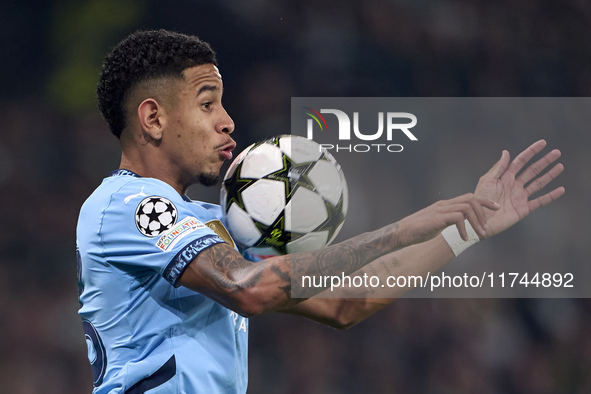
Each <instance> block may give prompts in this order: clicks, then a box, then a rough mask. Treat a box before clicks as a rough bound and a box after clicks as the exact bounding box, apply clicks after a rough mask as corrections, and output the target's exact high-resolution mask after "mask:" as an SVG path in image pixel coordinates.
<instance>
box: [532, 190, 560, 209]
mask: <svg viewBox="0 0 591 394" xmlns="http://www.w3.org/2000/svg"><path fill="white" fill-rule="evenodd" d="M564 192H565V189H564V187H562V186H561V187H557V188H556V189H554V190H552V191H551V192H549V193H546V194H544V195H543V196H540V197H538V198H536V199H534V200H531V201H528V202H527V205H528V207H529V211H530V212H532V211H533V210H535V209H538V208H540V207H543V206H544V205H546V204H548V203H550V202H552V201H554V200H556V199H557V198H559V197H561V196H562V195H563V194H564Z"/></svg>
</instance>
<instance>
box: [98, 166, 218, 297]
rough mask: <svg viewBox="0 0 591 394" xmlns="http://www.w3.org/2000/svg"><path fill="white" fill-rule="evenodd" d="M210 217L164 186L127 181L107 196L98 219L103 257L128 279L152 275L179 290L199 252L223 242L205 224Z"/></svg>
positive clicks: (152, 182) (142, 181)
mask: <svg viewBox="0 0 591 394" xmlns="http://www.w3.org/2000/svg"><path fill="white" fill-rule="evenodd" d="M209 215H211V214H209V213H208V212H207V210H205V209H201V208H200V207H199V206H197V205H195V204H191V203H188V202H187V201H185V200H183V198H182V197H181V196H180V195H179V194H178V193H177V192H176V191H175V190H174V189H173V188H172V187H170V186H168V185H166V184H163V183H161V182H156V181H153V180H148V179H145V178H143V179H138V180H134V181H132V182H128V183H127V184H125V185H124V186H123V187H121V188H120V189H119V190H118V191H117V192H115V193H113V194H112V195H111V199H110V201H109V203H108V206H107V207H106V208H105V210H104V212H103V214H102V220H101V225H100V230H99V233H100V234H99V238H100V240H101V244H102V245H101V246H102V254H103V256H104V258H105V260H106V261H107V262H108V263H109V264H111V265H113V266H115V267H117V268H119V269H121V270H123V271H125V272H126V273H127V274H129V275H133V276H136V277H142V276H145V275H151V274H153V271H156V272H157V273H159V274H160V275H162V277H164V278H165V279H166V280H167V281H168V282H170V283H171V284H172V285H173V286H175V287H178V286H179V285H178V283H177V282H178V279H179V277H180V276H181V274H182V273H183V271H184V270H185V268H186V267H187V266H188V265H189V264H190V263H191V261H193V259H195V257H197V256H198V255H199V253H201V252H202V251H203V250H205V249H207V248H209V247H211V246H212V245H215V244H217V243H221V242H224V240H223V239H222V238H221V237H219V236H218V235H217V234H216V233H215V232H214V231H212V230H211V229H210V228H209V227H208V226H206V225H205V224H204V223H206V222H207V221H208V220H210V219H211V218H210V217H209Z"/></svg>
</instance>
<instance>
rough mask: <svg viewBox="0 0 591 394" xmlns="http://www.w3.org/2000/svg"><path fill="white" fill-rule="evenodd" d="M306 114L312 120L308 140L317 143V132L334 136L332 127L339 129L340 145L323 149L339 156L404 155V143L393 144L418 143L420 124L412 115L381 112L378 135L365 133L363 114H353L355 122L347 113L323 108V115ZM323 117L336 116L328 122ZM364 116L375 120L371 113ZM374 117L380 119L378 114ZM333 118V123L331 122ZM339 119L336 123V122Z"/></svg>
mask: <svg viewBox="0 0 591 394" xmlns="http://www.w3.org/2000/svg"><path fill="white" fill-rule="evenodd" d="M303 108H304V113H305V114H306V115H307V116H308V119H307V123H306V137H307V138H308V139H310V140H313V139H314V129H316V130H320V132H327V133H330V132H331V131H333V129H334V128H333V126H331V131H329V127H328V125H329V123H332V124H334V121H335V120H336V123H337V125H338V127H337V130H336V132H335V133H334V134H335V137H336V138H338V143H334V144H326V143H322V144H320V146H321V147H322V148H324V149H326V150H334V151H336V152H341V151H347V152H357V153H365V152H391V153H395V152H402V150H403V149H404V147H403V145H402V144H400V143H393V141H394V139H395V138H396V139H397V140H398V139H399V137H402V138H405V139H408V140H410V141H418V138H417V137H416V136H415V135H414V134H413V133H412V132H411V131H410V129H412V128H413V127H414V126H416V124H417V117H416V116H415V115H413V114H411V113H409V112H378V113H377V123H378V126H377V131H375V132H370V131H369V130H361V129H360V126H359V123H360V122H359V118H360V115H359V112H353V113H352V115H353V121H352V122H351V117H350V116H349V114H347V113H346V112H345V111H341V110H339V109H332V108H331V109H326V108H322V109H320V110H319V111H317V110H315V109H313V108H309V107H303ZM323 114H330V115H333V116H331V117H329V122H327V120H326V118H325V116H323ZM364 116H371V114H369V113H367V114H364ZM373 116H376V114H375V113H374V114H373ZM331 118H332V119H331ZM335 118H336V119H335ZM356 140H357V141H363V143H353V142H354V141H356Z"/></svg>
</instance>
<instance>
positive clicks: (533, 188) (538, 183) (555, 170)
mask: <svg viewBox="0 0 591 394" xmlns="http://www.w3.org/2000/svg"><path fill="white" fill-rule="evenodd" d="M563 170H564V166H563V165H562V164H561V163H558V164H556V165H555V166H554V167H552V168H551V169H550V171H548V172H547V173H545V174H544V175H542V176H541V177H539V178H537V179H534V180H533V181H532V182H531V183H530V184H529V185H527V187H526V188H525V192H526V193H527V195H528V196H531V195H532V194H534V193H537V192H539V191H540V190H542V189H543V188H544V187H545V186H546V185H547V184H548V183H550V181H552V179H554V178H556V177H557V176H558V175H560V173H561V172H562V171H563Z"/></svg>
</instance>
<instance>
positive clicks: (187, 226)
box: [156, 216, 205, 252]
mask: <svg viewBox="0 0 591 394" xmlns="http://www.w3.org/2000/svg"><path fill="white" fill-rule="evenodd" d="M204 227H205V225H204V224H203V223H201V222H200V221H199V220H198V219H197V218H194V217H192V216H188V217H186V218H184V219H182V220H180V221H179V222H178V223H176V224H175V225H174V226H172V227H171V228H170V229H169V230H167V231H166V232H164V233H163V234H162V235H161V236H160V238H158V241H156V247H158V249H160V250H162V251H163V252H164V251H166V250H168V248H171V247H173V246H174V245H176V244H177V243H178V242H179V241H180V240H181V239H183V238H184V237H186V236H187V235H189V234H191V233H192V232H193V231H195V230H197V229H200V228H204Z"/></svg>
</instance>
